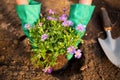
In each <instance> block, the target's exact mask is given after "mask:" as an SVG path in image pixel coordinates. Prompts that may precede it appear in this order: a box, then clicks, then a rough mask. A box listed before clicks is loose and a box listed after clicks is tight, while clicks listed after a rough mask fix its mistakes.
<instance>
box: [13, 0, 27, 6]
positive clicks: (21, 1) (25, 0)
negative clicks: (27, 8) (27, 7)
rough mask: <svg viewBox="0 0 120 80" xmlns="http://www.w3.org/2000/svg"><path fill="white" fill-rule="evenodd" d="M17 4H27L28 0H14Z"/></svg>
mask: <svg viewBox="0 0 120 80" xmlns="http://www.w3.org/2000/svg"><path fill="white" fill-rule="evenodd" d="M15 1H16V4H17V5H21V4H28V0H15Z"/></svg>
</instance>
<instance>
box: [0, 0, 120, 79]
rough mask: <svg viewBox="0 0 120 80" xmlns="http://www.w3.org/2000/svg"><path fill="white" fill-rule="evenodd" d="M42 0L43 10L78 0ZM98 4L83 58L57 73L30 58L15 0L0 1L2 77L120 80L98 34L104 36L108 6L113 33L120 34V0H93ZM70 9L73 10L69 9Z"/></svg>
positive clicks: (60, 6)
mask: <svg viewBox="0 0 120 80" xmlns="http://www.w3.org/2000/svg"><path fill="white" fill-rule="evenodd" d="M38 1H41V2H42V13H45V14H47V10H48V9H50V8H51V9H55V10H57V12H61V11H62V9H63V8H64V7H67V8H68V9H69V6H70V4H72V3H76V2H77V0H70V1H68V0H38ZM93 4H94V5H95V6H96V8H95V11H94V14H93V16H92V19H91V21H90V22H89V24H88V26H87V32H86V34H85V36H84V37H83V39H84V40H85V43H84V45H82V46H81V47H82V49H83V56H82V58H81V59H78V60H76V59H72V60H71V61H70V62H69V66H68V67H67V66H66V67H65V68H63V69H62V70H59V71H55V72H53V74H45V73H43V72H42V71H41V69H39V68H35V67H34V66H33V65H32V64H31V62H30V47H29V45H28V43H27V39H25V40H24V41H19V40H18V39H19V38H20V37H21V36H22V35H23V32H22V30H21V23H20V20H19V19H18V17H17V14H16V12H15V2H14V1H13V0H1V1H0V80H119V79H120V68H117V67H116V66H114V65H113V64H112V63H111V62H110V61H109V60H108V58H107V57H106V55H105V53H104V52H103V50H102V49H101V47H100V45H99V43H98V41H97V38H98V37H104V36H105V33H104V30H103V28H102V21H101V18H100V7H101V6H104V7H106V9H107V11H108V13H109V16H110V19H111V21H112V23H113V27H112V28H113V30H112V36H113V38H117V37H119V36H120V23H119V22H120V2H119V0H93ZM68 12H69V10H68Z"/></svg>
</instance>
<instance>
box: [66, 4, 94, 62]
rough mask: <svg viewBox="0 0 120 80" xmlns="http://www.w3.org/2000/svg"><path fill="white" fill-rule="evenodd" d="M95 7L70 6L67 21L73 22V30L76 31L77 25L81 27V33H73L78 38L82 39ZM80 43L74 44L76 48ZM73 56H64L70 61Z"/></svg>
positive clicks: (83, 5)
mask: <svg viewBox="0 0 120 80" xmlns="http://www.w3.org/2000/svg"><path fill="white" fill-rule="evenodd" d="M94 8H95V6H91V5H85V4H73V5H71V6H70V13H69V18H68V19H69V20H70V21H72V22H73V28H74V29H76V27H78V25H80V26H81V25H82V26H83V27H84V28H83V31H82V32H79V31H78V30H76V31H75V34H78V35H80V38H81V37H83V35H84V34H85V31H86V26H87V24H88V22H89V20H90V18H91V16H92V13H93V11H94ZM79 43H80V41H78V42H76V46H78V44H79ZM72 57H73V54H69V55H67V56H66V58H67V59H68V60H71V58H72Z"/></svg>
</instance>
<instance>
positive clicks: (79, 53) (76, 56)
mask: <svg viewBox="0 0 120 80" xmlns="http://www.w3.org/2000/svg"><path fill="white" fill-rule="evenodd" d="M81 56H82V53H81V50H80V49H78V50H77V51H75V58H77V59H79V58H81Z"/></svg>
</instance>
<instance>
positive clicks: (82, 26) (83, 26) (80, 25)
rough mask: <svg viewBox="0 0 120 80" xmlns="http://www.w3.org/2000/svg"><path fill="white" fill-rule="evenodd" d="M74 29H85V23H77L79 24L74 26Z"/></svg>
mask: <svg viewBox="0 0 120 80" xmlns="http://www.w3.org/2000/svg"><path fill="white" fill-rule="evenodd" d="M76 30H78V31H84V30H85V25H82V24H79V25H78V26H77V27H76Z"/></svg>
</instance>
